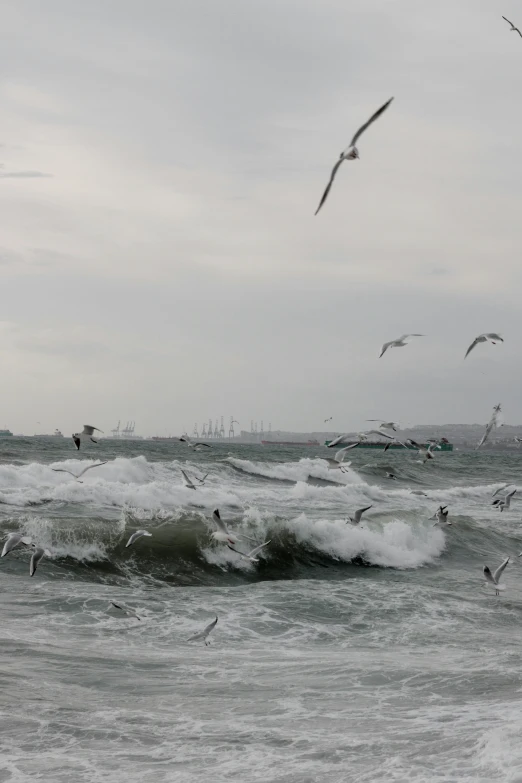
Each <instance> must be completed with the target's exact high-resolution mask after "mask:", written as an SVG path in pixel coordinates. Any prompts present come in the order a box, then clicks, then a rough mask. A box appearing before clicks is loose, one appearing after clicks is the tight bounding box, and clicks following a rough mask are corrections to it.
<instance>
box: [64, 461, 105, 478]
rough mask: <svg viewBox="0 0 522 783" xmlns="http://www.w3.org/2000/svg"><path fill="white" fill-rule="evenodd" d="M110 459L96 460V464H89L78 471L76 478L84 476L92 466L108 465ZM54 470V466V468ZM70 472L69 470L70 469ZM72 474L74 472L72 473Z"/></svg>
mask: <svg viewBox="0 0 522 783" xmlns="http://www.w3.org/2000/svg"><path fill="white" fill-rule="evenodd" d="M108 461H109V460H105V462H95V463H94V465H87V467H86V468H84V469H83V470H82V472H81V473H78V475H77V476H76V478H80V476H83V474H84V473H87V471H88V470H91V468H99V467H100V465H106V464H107V462H108ZM53 470H54V468H53ZM68 472H69V471H68ZM71 475H72V474H71Z"/></svg>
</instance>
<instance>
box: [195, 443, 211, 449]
mask: <svg viewBox="0 0 522 783" xmlns="http://www.w3.org/2000/svg"><path fill="white" fill-rule="evenodd" d="M194 446H206V447H207V449H211V448H212V446H211V445H210V443H194Z"/></svg>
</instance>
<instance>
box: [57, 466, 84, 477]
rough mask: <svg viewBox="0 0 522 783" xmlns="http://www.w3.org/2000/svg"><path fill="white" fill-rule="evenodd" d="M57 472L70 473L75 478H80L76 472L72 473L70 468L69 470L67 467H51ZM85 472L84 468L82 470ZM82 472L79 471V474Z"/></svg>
mask: <svg viewBox="0 0 522 783" xmlns="http://www.w3.org/2000/svg"><path fill="white" fill-rule="evenodd" d="M51 470H53V471H54V472H55V473H68V474H69V476H74V478H78V476H77V475H76V473H72V472H71V471H70V470H67V469H66V468H51ZM82 473H83V470H82ZM82 473H79V474H78V475H79V476H81V475H82Z"/></svg>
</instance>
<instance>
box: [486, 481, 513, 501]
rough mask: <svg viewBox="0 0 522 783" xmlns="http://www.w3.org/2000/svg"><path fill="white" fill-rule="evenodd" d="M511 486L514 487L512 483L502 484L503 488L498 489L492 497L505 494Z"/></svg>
mask: <svg viewBox="0 0 522 783" xmlns="http://www.w3.org/2000/svg"><path fill="white" fill-rule="evenodd" d="M511 486H512V484H510V483H507V484H502V486H501V487H499V488H498V489H496V490H495V491H494V492H493V494H492V495H491V497H492V498H494V497H496V496H497V495H498V494H499V493H500V492H503V491H504V490H505V489H507V488H508V487H511Z"/></svg>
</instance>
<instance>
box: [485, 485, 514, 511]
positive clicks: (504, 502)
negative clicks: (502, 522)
mask: <svg viewBox="0 0 522 783" xmlns="http://www.w3.org/2000/svg"><path fill="white" fill-rule="evenodd" d="M515 492H516V489H514V490H512V491H511V492H509V494H507V495H504V497H503V498H498V499H497V500H494V501H493V503H492V504H491V505H492V506H496V507H497V508H499V509H500V510H501V511H504V509H505V508H509V507H510V506H511V498H512V497H513V495H514V494H515Z"/></svg>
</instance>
